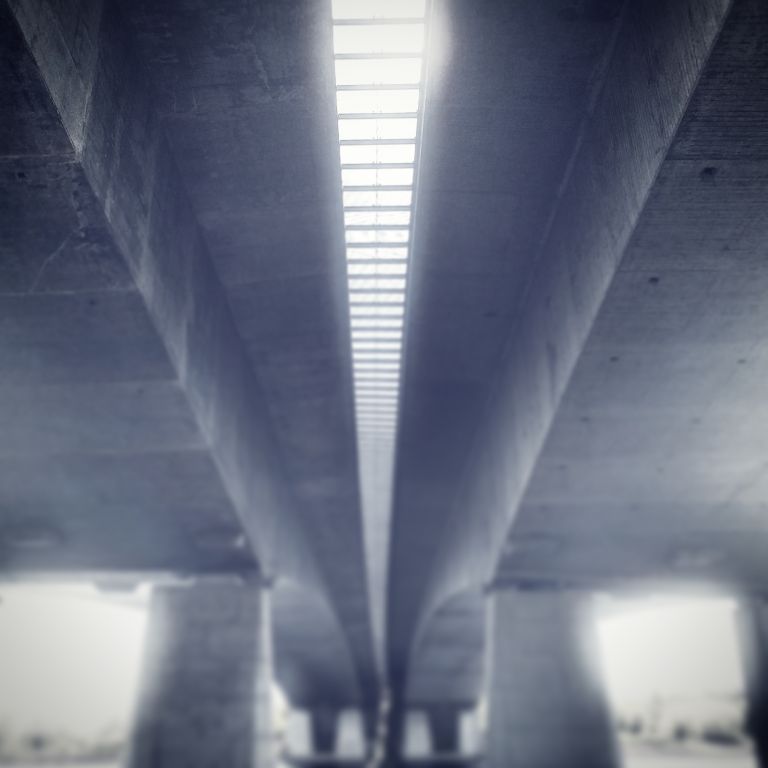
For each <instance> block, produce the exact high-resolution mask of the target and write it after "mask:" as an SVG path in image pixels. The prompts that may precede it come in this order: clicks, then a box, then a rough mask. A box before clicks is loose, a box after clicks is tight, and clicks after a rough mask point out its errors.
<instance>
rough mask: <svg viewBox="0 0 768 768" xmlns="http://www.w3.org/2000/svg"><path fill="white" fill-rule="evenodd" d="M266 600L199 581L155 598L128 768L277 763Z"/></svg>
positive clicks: (260, 594)
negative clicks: (273, 735) (274, 746)
mask: <svg viewBox="0 0 768 768" xmlns="http://www.w3.org/2000/svg"><path fill="white" fill-rule="evenodd" d="M270 635H271V633H270V626H269V613H268V598H267V593H266V592H265V591H264V590H263V589H262V588H261V587H259V586H257V585H253V584H247V585H242V584H236V583H201V584H196V585H194V586H190V587H164V588H159V589H157V590H156V591H155V594H154V596H153V598H152V604H151V609H150V621H149V626H148V635H147V647H146V651H145V663H144V672H143V680H142V691H141V694H140V698H139V703H138V708H137V712H136V717H135V722H134V730H133V738H132V742H131V745H130V751H129V754H128V759H127V761H126V763H125V765H126V766H128V768H179V767H180V766H184V768H220V767H221V766H226V767H227V768H257V767H259V768H260V767H261V766H270V765H271V762H272V754H271V753H272V727H271V726H272V723H271V718H270V703H271V683H272V674H271V669H272V663H271V661H272V659H271V647H270V646H271V639H270Z"/></svg>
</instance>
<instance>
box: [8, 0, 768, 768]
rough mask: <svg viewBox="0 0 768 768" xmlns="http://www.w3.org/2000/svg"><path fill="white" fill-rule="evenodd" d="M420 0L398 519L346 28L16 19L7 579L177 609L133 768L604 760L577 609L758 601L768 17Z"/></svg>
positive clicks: (152, 17) (153, 672) (150, 1)
mask: <svg viewBox="0 0 768 768" xmlns="http://www.w3.org/2000/svg"><path fill="white" fill-rule="evenodd" d="M339 2H340V0H339ZM341 5H343V3H341ZM428 5H429V7H428V23H429V27H430V29H431V30H433V32H434V34H433V36H432V40H431V43H432V47H433V48H434V50H433V51H432V52H431V53H430V55H428V56H427V72H426V78H425V83H426V86H425V101H424V104H423V108H422V109H421V112H420V117H421V124H420V129H419V130H420V133H419V137H420V148H419V157H418V169H417V170H418V174H417V186H416V194H415V202H414V205H413V212H414V218H413V222H414V223H413V231H412V248H411V254H410V263H409V276H408V279H409V287H408V295H407V302H406V310H405V337H404V338H405V342H404V344H403V370H402V376H401V383H400V384H401V390H400V391H401V395H400V406H399V419H398V432H397V439H396V451H395V467H394V480H393V483H392V485H391V487H390V484H389V480H388V479H384V480H382V478H378V479H377V478H375V477H373V478H367V479H368V481H369V482H368V483H367V487H369V488H377V489H379V490H380V491H381V493H380V498H377V499H373V500H371V499H366V498H361V488H360V486H361V483H360V469H359V467H358V442H357V437H358V436H357V434H356V424H355V416H354V414H355V410H354V397H353V387H352V358H351V353H350V326H349V319H348V317H349V300H348V292H347V271H346V270H347V267H346V264H345V257H344V228H343V216H342V195H341V179H340V173H339V154H338V146H339V145H338V138H339V137H338V132H337V125H336V103H335V93H334V61H333V47H332V40H333V26H332V3H331V2H330V0H262V1H257V2H244V1H243V0H223V1H222V2H216V3H206V2H203V1H202V0H164V1H161V0H134V1H130V0H113V1H112V2H106V0H0V66H2V68H3V77H2V78H0V114H2V115H3V117H4V119H3V120H0V434H2V436H3V439H2V441H0V576H2V578H13V579H26V578H39V577H41V576H46V577H53V578H64V577H66V578H69V579H75V580H89V581H90V580H106V579H108V580H110V583H113V584H114V583H120V584H124V585H130V584H133V583H138V582H153V581H155V582H158V583H161V582H162V583H165V584H166V585H167V584H168V583H169V582H172V583H173V584H174V585H175V586H165V587H163V588H162V590H161V591H160V592H158V595H157V596H156V598H155V603H154V607H153V616H154V618H153V621H154V622H155V624H156V625H157V626H165V627H166V629H167V631H166V632H165V634H164V635H163V634H161V633H160V631H159V630H158V632H157V637H155V638H154V640H153V643H154V645H153V646H152V650H150V652H149V655H148V672H147V675H148V676H147V680H146V687H145V695H144V698H143V699H142V703H141V705H140V708H139V711H138V714H137V718H138V719H137V733H136V737H135V740H134V744H133V747H134V749H133V752H132V754H133V755H134V757H133V758H132V760H133V762H132V763H131V765H132V766H134V768H138V767H139V766H150V765H151V766H153V767H155V768H160V767H163V768H164V767H165V766H170V765H178V764H181V763H183V764H184V765H190V766H193V765H197V766H200V767H201V768H202V766H215V765H220V764H221V765H223V764H226V765H232V766H234V765H238V766H239V765H242V766H245V765H266V764H269V761H270V759H271V758H269V757H264V756H263V754H261V753H259V751H258V749H260V748H261V746H263V742H264V741H265V739H264V738H261V737H260V736H259V734H261V736H263V732H264V728H265V727H266V726H262V725H259V722H260V721H259V718H260V717H262V716H266V715H265V713H264V710H268V707H267V705H266V704H265V703H264V701H263V699H264V698H265V697H264V696H263V685H264V684H265V681H266V680H268V679H269V678H270V676H271V675H272V674H274V676H275V678H276V680H277V681H278V682H279V683H280V685H281V686H282V688H283V690H284V691H285V692H286V695H287V697H288V699H289V701H290V704H291V706H292V707H293V708H294V709H296V710H300V711H304V712H307V713H310V715H311V722H310V725H311V728H310V731H311V732H312V733H313V734H314V739H315V746H316V749H317V752H318V754H326V755H328V754H330V757H329V759H333V755H332V754H331V753H332V752H333V745H334V744H336V743H338V738H337V737H338V731H339V727H340V726H339V723H340V722H341V721H342V720H343V719H344V718H341V716H340V713H342V712H343V713H350V712H352V713H355V716H359V721H360V722H361V723H362V724H363V730H364V732H365V737H366V739H367V742H368V749H369V751H370V757H371V759H372V760H373V762H374V763H376V762H378V763H381V762H382V761H384V762H388V763H389V764H391V765H396V764H398V762H399V761H400V759H401V758H400V755H401V753H402V744H403V739H404V732H405V730H407V728H406V724H405V721H406V719H407V713H409V712H410V713H413V712H416V713H419V714H418V718H420V720H419V721H420V722H422V723H426V724H427V725H428V728H427V730H428V731H429V734H428V735H429V739H428V742H429V744H431V745H432V747H431V748H432V749H433V750H434V751H436V752H439V753H440V754H441V755H442V757H441V759H442V761H443V763H445V762H446V761H447V762H451V761H454V760H459V758H458V756H457V751H458V749H459V746H460V744H461V738H460V726H459V724H460V723H461V722H462V718H463V717H464V716H465V715H466V714H467V713H468V712H470V711H473V710H474V709H475V708H476V707H477V706H478V703H482V702H483V701H484V700H486V699H487V701H488V702H489V706H490V710H489V712H490V715H489V716H490V720H489V723H490V728H489V732H488V734H487V736H488V739H487V748H488V760H489V764H491V765H499V766H501V765H507V766H514V765H521V766H524V767H525V768H537V767H538V766H541V767H542V768H550V766H552V768H554V766H560V765H566V764H568V765H570V763H569V762H568V756H569V753H572V752H574V750H575V752H576V753H578V751H579V750H580V749H582V748H583V750H584V755H586V757H584V758H583V760H582V758H581V757H580V758H579V759H580V760H582V762H580V763H579V766H582V765H583V766H584V767H585V768H586V765H587V762H588V764H589V766H591V768H596V766H601V765H606V766H607V765H613V764H615V763H614V761H615V757H616V752H615V750H614V745H613V743H612V740H611V737H610V734H609V733H608V730H607V720H606V713H605V711H604V707H603V705H602V704H601V703H600V702H601V701H602V699H601V695H600V692H599V690H596V689H594V686H592V683H590V682H589V681H588V680H587V677H585V675H586V672H585V671H584V670H585V669H586V668H587V667H588V666H589V663H588V660H586V659H585V657H584V655H583V654H582V653H581V650H580V649H581V648H582V646H581V645H580V642H581V640H580V638H581V629H580V627H581V624H580V620H579V619H578V617H577V614H578V609H577V608H576V607H575V606H576V605H577V604H578V603H579V602H580V601H579V599H577V598H575V597H573V596H574V595H575V594H577V590H578V591H581V592H584V593H587V592H590V591H599V590H609V589H614V588H617V587H619V586H624V585H630V586H638V585H643V584H654V585H657V586H658V585H663V586H680V585H710V586H716V587H718V588H721V589H727V590H730V591H732V592H734V593H736V594H738V595H740V596H742V597H744V598H745V599H746V600H747V601H753V602H751V603H750V604H751V605H753V606H754V605H756V603H754V600H755V599H757V598H759V597H760V596H761V595H763V594H764V593H765V591H766V590H768V567H767V566H766V563H768V558H766V547H768V525H767V524H766V519H768V518H767V517H766V513H767V511H768V508H767V507H766V500H765V491H766V476H767V475H766V467H767V466H768V464H767V463H766V458H765V454H766V447H767V446H766V438H765V434H764V432H765V430H764V429H763V422H764V421H765V416H766V405H765V393H764V390H765V385H764V381H765V379H766V372H767V366H768V355H767V352H766V350H767V349H768V347H767V346H766V342H765V339H766V328H768V317H767V316H766V312H767V310H766V307H768V301H767V300H766V298H767V297H768V261H766V258H765V255H766V242H768V213H767V212H768V206H767V205H766V202H767V200H768V129H766V125H768V7H767V6H766V5H765V3H764V2H762V0H732V2H729V1H728V0H676V2H665V1H664V0H616V2H605V1H603V0H548V2H540V1H539V0H516V1H515V2H504V1H502V0H478V1H477V2H472V3H467V2H461V1H460V0H433V2H431V3H429V4H428ZM393 7H394V6H393ZM404 8H405V6H404ZM407 10H408V9H407V8H406V11H407ZM406 11H403V12H406ZM391 12H394V11H391ZM432 54H434V55H432ZM388 476H389V475H388V470H387V478H388ZM390 494H391V504H389V503H384V502H383V501H382V499H384V500H387V499H389V498H390ZM372 574H373V576H372ZM158 589H160V588H158ZM265 590H268V591H269V594H270V599H269V603H270V606H269V610H268V613H269V619H268V620H267V619H266V618H265V611H266V608H265V605H266V603H265V598H264V596H263V595H264V592H265ZM489 603H491V604H493V605H494V610H493V616H494V618H493V620H491V621H489V620H488V610H487V609H488V604H489ZM761 610H762V609H761ZM382 617H383V618H382ZM761 621H762V620H761ZM762 623H763V624H764V621H763V622H762ZM750 626H752V627H753V628H754V627H755V626H758V627H759V626H762V624H761V623H760V622H757V624H755V623H753V624H752V625H750ZM267 633H268V634H269V635H270V640H269V641H268V640H267V639H266V634H267ZM745 636H746V637H748V638H752V639H751V640H750V641H748V642H747V645H748V646H749V642H752V645H751V646H749V647H751V648H752V652H753V657H752V658H753V659H762V655H761V654H763V653H764V651H765V645H766V644H768V639H766V634H765V632H757V633H755V632H752V633H751V634H750V632H746V635H745ZM755 638H757V640H755ZM489 645H490V647H491V648H492V650H491V651H489V650H488V648H489ZM270 646H273V649H274V653H273V654H272V655H273V658H272V659H271V660H269V659H267V657H266V655H265V654H267V648H268V647H270ZM489 665H490V666H489ZM754 669H762V667H761V666H760V664H758V663H757V662H755V666H754ZM489 670H492V672H489ZM762 676H763V672H760V673H759V674H757V677H758V678H759V679H762ZM555 678H557V679H555ZM563 681H565V682H563ZM750 691H751V695H752V696H753V699H754V706H755V708H753V711H754V712H762V709H761V707H762V706H763V705H761V704H760V701H761V697H762V696H763V694H764V685H762V683H761V685H757V686H753V687H752V688H751V689H750ZM763 708H764V707H763ZM544 711H546V712H547V713H548V714H549V715H550V721H551V722H550V726H551V727H552V728H554V732H557V733H559V734H560V737H559V738H558V739H554V738H547V737H545V735H544V733H543V732H541V731H540V730H539V728H538V724H539V721H540V720H541V718H542V717H543V715H542V713H543V712H544ZM537 713H538V714H537ZM224 715H225V716H224ZM345 717H346V715H345ZM760 717H763V715H762V714H761V715H760ZM758 719H759V718H758ZM344 722H346V720H344ZM355 722H357V720H356V721H355ZM761 722H762V721H761ZM215 723H219V724H221V723H225V725H222V727H221V728H219V727H218V726H216V725H213V724H215ZM425 727H426V726H425ZM523 731H524V732H525V735H522V734H523ZM577 731H578V733H577ZM513 737H514V738H513ZM182 742H188V743H189V744H190V745H194V748H193V749H192V748H190V750H189V755H187V754H186V753H185V752H184V750H183V749H182V748H181V747H180V746H179V744H181V743H182ZM157 745H160V746H157ZM260 745H261V746H260ZM574 745H575V746H574ZM257 747H258V749H257ZM153 750H155V751H153ZM157 750H159V752H158V751H157ZM164 750H166V751H164ZM182 754H183V755H184V756H183V757H182V756H181V755H182ZM471 757H472V756H467V755H464V756H463V757H462V758H461V760H463V761H464V762H467V761H468V760H469V759H470V758H471ZM474 757H477V756H476V755H475V756H474ZM424 759H425V760H427V762H428V761H429V759H430V758H429V756H427V757H426V758H424ZM762 759H763V761H764V762H765V761H766V760H768V757H763V758H762ZM180 761H181V762H180ZM584 761H587V762H584ZM305 762H306V761H305ZM358 762H359V760H358ZM425 764H426V763H425Z"/></svg>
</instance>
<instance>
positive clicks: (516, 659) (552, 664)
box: [486, 589, 619, 768]
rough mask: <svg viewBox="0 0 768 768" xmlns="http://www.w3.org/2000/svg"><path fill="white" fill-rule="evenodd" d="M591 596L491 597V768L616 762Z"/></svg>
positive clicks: (602, 766) (513, 592)
mask: <svg viewBox="0 0 768 768" xmlns="http://www.w3.org/2000/svg"><path fill="white" fill-rule="evenodd" d="M588 608H589V599H588V597H587V596H585V595H583V594H580V593H576V592H565V591H557V590H538V589H537V590H535V591H534V590H519V589H505V590H501V591H497V592H495V593H493V594H492V596H491V606H490V609H491V615H490V617H489V618H490V632H489V641H490V649H489V653H490V669H489V676H488V706H489V713H488V734H487V743H486V756H487V762H486V764H487V766H488V768H573V767H574V766H579V768H616V767H617V766H618V765H619V760H618V757H617V754H618V753H617V749H616V740H615V736H614V732H613V727H612V723H611V717H610V710H609V707H608V702H607V697H606V695H605V692H604V689H603V686H602V683H601V675H600V673H599V670H600V665H599V663H598V658H597V654H598V647H597V637H596V631H595V627H594V623H593V622H592V621H590V619H591V616H590V615H589V613H588Z"/></svg>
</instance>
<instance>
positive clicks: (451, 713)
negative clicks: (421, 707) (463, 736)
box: [427, 705, 460, 753]
mask: <svg viewBox="0 0 768 768" xmlns="http://www.w3.org/2000/svg"><path fill="white" fill-rule="evenodd" d="M459 714H460V712H459V709H458V707H455V706H451V705H445V706H435V707H430V708H429V711H428V712H427V716H428V718H429V731H430V734H431V736H432V748H433V749H434V751H435V752H441V753H442V752H451V753H453V752H458V751H459Z"/></svg>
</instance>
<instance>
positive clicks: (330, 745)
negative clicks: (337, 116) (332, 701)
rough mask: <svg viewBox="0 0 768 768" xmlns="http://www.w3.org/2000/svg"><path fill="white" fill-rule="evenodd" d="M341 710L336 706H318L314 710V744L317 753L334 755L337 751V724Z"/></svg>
mask: <svg viewBox="0 0 768 768" xmlns="http://www.w3.org/2000/svg"><path fill="white" fill-rule="evenodd" d="M338 720H339V710H338V709H336V708H335V707H316V708H315V709H313V710H312V745H313V747H314V751H315V753H316V754H318V753H319V754H325V755H332V754H334V753H335V752H336V726H337V725H338Z"/></svg>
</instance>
